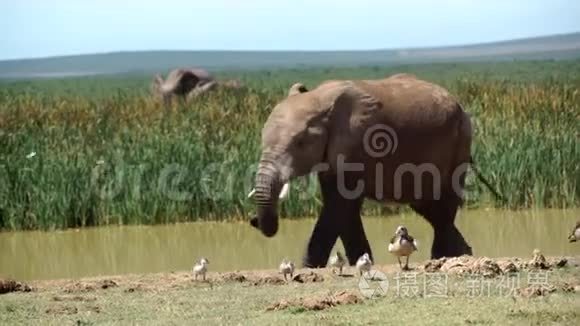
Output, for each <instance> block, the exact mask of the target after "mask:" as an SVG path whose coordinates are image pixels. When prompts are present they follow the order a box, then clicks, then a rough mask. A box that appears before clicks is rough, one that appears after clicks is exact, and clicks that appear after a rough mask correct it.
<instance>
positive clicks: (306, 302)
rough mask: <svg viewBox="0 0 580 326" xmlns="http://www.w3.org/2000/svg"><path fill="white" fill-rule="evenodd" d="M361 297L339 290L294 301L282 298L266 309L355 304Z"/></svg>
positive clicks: (313, 308)
mask: <svg viewBox="0 0 580 326" xmlns="http://www.w3.org/2000/svg"><path fill="white" fill-rule="evenodd" d="M362 301H363V300H362V298H361V297H360V296H358V295H357V294H354V293H352V292H349V291H340V292H337V293H334V294H330V295H325V296H314V297H307V298H299V299H297V300H295V301H288V300H282V301H280V302H277V303H275V304H273V305H271V306H269V307H267V308H266V311H276V310H283V309H287V308H290V307H296V308H301V309H304V310H324V309H328V308H331V307H335V306H338V305H345V304H357V303H360V302H362Z"/></svg>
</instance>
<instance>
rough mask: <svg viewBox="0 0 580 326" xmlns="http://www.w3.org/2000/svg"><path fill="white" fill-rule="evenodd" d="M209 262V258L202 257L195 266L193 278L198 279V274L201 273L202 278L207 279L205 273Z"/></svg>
mask: <svg viewBox="0 0 580 326" xmlns="http://www.w3.org/2000/svg"><path fill="white" fill-rule="evenodd" d="M208 264H209V260H207V259H206V258H203V257H202V258H201V259H200V260H199V262H197V263H196V264H195V265H194V266H193V278H194V279H195V280H197V276H198V275H201V276H202V279H203V280H204V281H205V273H206V272H207V265H208Z"/></svg>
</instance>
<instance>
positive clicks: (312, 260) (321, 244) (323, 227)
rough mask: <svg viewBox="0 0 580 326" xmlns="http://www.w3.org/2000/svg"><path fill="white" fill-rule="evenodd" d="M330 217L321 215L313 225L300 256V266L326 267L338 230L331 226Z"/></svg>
mask: <svg viewBox="0 0 580 326" xmlns="http://www.w3.org/2000/svg"><path fill="white" fill-rule="evenodd" d="M329 222H331V220H330V219H328V218H326V217H324V216H323V217H321V218H319V219H318V222H317V223H316V225H315V226H314V230H313V231H312V235H311V237H310V240H309V241H308V246H307V247H306V253H305V254H304V257H303V258H302V266H303V267H305V268H323V267H326V264H327V262H328V258H329V257H330V252H331V250H332V247H334V244H335V243H336V240H337V239H338V232H337V230H336V227H335V226H333V225H332V224H331V223H329Z"/></svg>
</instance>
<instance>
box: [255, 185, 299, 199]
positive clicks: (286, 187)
mask: <svg viewBox="0 0 580 326" xmlns="http://www.w3.org/2000/svg"><path fill="white" fill-rule="evenodd" d="M289 192H290V186H289V184H288V183H285V184H284V185H283V186H282V190H280V195H279V196H278V198H280V199H286V197H288V193H289ZM255 193H256V188H252V190H251V191H250V192H249V193H248V198H252V197H253V196H254V194H255Z"/></svg>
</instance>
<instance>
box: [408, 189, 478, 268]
mask: <svg viewBox="0 0 580 326" xmlns="http://www.w3.org/2000/svg"><path fill="white" fill-rule="evenodd" d="M460 204H461V201H460V200H459V199H458V198H457V197H455V196H448V197H443V198H442V199H440V200H430V201H424V202H419V203H415V204H412V205H411V208H413V210H414V211H415V212H417V213H418V214H420V215H422V216H423V217H424V218H425V219H426V220H427V221H428V222H429V223H430V224H431V226H432V227H433V231H434V239H433V245H432V247H431V258H432V259H438V258H441V257H458V256H461V255H472V254H473V252H472V249H471V247H470V246H469V244H468V243H467V241H465V238H463V235H462V234H461V232H459V230H458V229H457V227H456V226H455V216H456V214H457V209H458V207H459V206H460Z"/></svg>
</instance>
